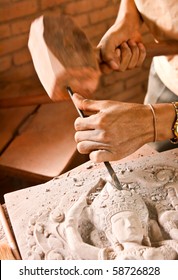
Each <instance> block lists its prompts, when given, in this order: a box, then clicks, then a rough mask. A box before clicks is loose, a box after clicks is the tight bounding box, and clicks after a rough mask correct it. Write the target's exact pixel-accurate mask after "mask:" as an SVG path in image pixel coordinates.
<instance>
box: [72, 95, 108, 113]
mask: <svg viewBox="0 0 178 280" xmlns="http://www.w3.org/2000/svg"><path fill="white" fill-rule="evenodd" d="M73 101H74V103H75V105H76V106H77V108H79V109H80V110H82V111H95V112H98V111H99V110H100V108H101V106H102V104H103V103H102V101H99V100H91V99H85V98H84V97H83V96H81V95H79V94H77V93H74V95H73Z"/></svg>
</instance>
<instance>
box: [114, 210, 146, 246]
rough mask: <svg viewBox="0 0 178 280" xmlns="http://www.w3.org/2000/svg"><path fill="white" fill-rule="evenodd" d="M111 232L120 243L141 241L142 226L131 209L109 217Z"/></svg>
mask: <svg viewBox="0 0 178 280" xmlns="http://www.w3.org/2000/svg"><path fill="white" fill-rule="evenodd" d="M111 225H112V233H113V235H114V236H115V237H116V239H117V240H118V241H119V242H120V243H124V242H135V243H138V244H141V243H142V239H143V234H144V231H143V227H142V224H141V221H140V220H139V218H138V215H137V214H136V213H134V212H132V211H124V212H119V213H117V214H115V215H114V216H112V217H111Z"/></svg>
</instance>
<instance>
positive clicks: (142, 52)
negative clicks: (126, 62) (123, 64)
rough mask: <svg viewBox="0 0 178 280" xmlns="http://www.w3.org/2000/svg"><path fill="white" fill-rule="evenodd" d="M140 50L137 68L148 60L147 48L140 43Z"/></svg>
mask: <svg viewBox="0 0 178 280" xmlns="http://www.w3.org/2000/svg"><path fill="white" fill-rule="evenodd" d="M138 48H139V58H138V62H137V67H140V66H141V65H142V64H143V62H144V60H145V58H146V48H145V46H144V45H143V44H142V43H138Z"/></svg>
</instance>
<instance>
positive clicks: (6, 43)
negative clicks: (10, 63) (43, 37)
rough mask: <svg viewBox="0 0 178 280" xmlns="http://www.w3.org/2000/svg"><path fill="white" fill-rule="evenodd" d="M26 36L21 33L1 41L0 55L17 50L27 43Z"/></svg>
mask: <svg viewBox="0 0 178 280" xmlns="http://www.w3.org/2000/svg"><path fill="white" fill-rule="evenodd" d="M27 41H28V36H27V35H21V36H18V37H12V38H10V39H7V40H3V41H1V44H0V54H1V56H3V55H5V54H8V53H12V52H14V51H16V50H19V49H21V48H23V47H25V46H26V45H27Z"/></svg>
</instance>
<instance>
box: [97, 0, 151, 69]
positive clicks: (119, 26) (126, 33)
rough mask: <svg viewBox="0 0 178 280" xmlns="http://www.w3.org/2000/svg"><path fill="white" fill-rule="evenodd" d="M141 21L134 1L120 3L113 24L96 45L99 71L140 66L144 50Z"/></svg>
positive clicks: (126, 0)
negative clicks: (98, 53)
mask: <svg viewBox="0 0 178 280" xmlns="http://www.w3.org/2000/svg"><path fill="white" fill-rule="evenodd" d="M142 23H143V21H142V19H141V16H140V14H139V12H138V10H137V8H136V5H135V2H134V0H124V1H121V4H120V8H119V12H118V16H117V18H116V21H115V23H114V24H113V25H112V26H111V28H110V29H109V30H108V31H107V32H106V33H105V34H104V36H103V37H102V39H101V41H100V42H99V44H98V49H99V52H100V68H101V71H102V72H104V73H107V72H109V71H112V70H116V71H125V70H127V69H132V68H135V67H139V66H141V65H142V63H143V61H144V59H145V56H146V50H145V47H144V45H143V44H142V37H141V32H140V27H141V25H142Z"/></svg>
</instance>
